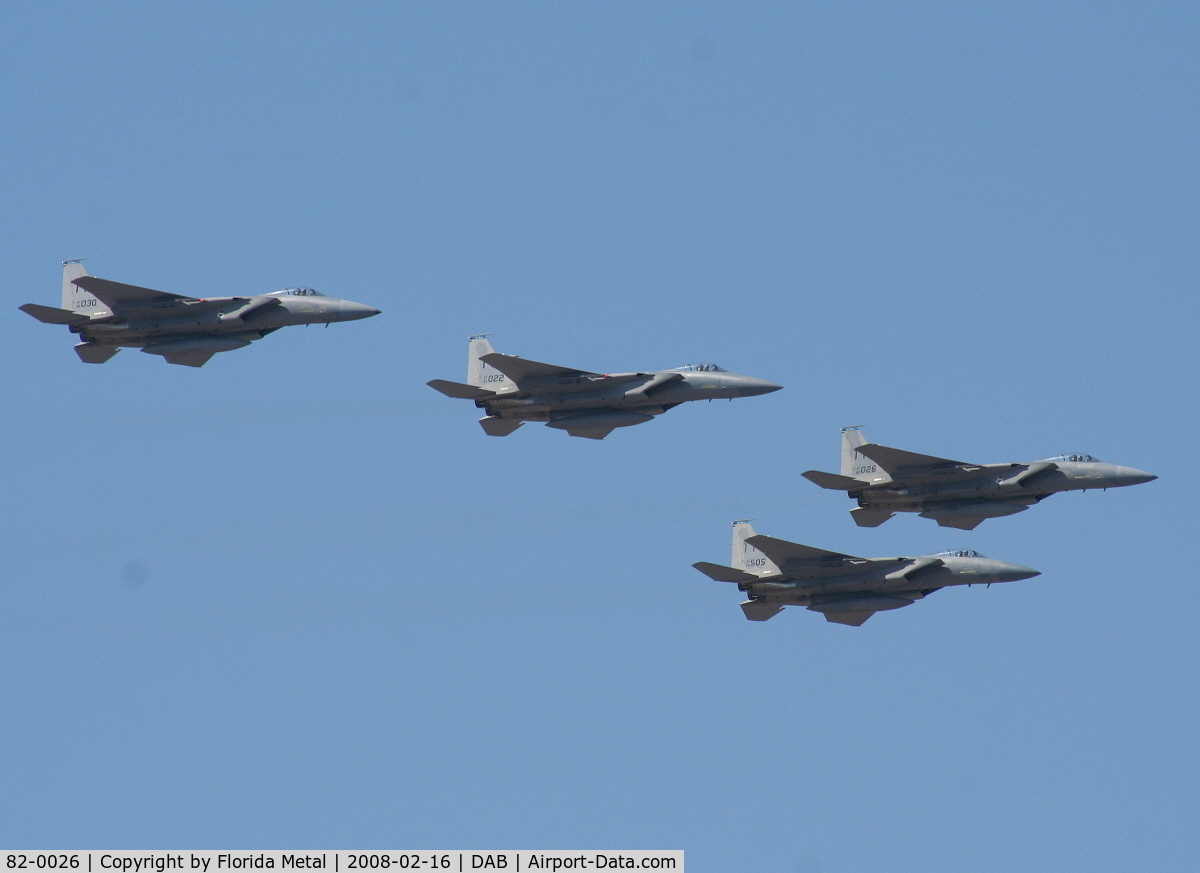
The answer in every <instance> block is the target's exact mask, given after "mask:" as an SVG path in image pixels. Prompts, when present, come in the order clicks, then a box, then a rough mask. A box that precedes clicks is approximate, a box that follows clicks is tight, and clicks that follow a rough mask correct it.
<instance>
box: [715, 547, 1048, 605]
mask: <svg viewBox="0 0 1200 873" xmlns="http://www.w3.org/2000/svg"><path fill="white" fill-rule="evenodd" d="M1037 575H1039V573H1038V571H1037V570H1033V569H1031V568H1029V567H1024V566H1022V565H1020V564H1013V563H1009V562H1008V561H999V560H996V559H995V558H986V557H984V556H982V555H979V554H977V553H975V552H972V551H970V550H960V551H952V552H942V553H939V554H937V555H924V556H920V557H899V558H872V559H869V560H860V561H855V562H847V563H844V564H842V565H841V566H837V567H825V568H823V569H822V571H821V573H820V575H808V574H805V573H804V572H803V571H797V572H788V570H787V568H784V570H783V572H782V573H781V574H780V575H778V576H774V577H769V578H770V581H762V582H742V583H740V584H739V585H738V587H739V588H740V589H741V590H743V591H745V592H746V593H747V594H749V595H750V596H751V597H753V598H754V599H755V600H759V601H761V602H763V603H773V604H779V605H799V606H807V605H811V604H813V603H820V602H822V601H826V600H834V599H838V598H841V597H847V596H862V595H866V594H894V595H897V596H899V597H903V598H906V599H908V600H910V601H911V600H913V599H919V598H921V597H924V596H925V595H926V594H928V593H930V592H932V591H935V590H937V589H939V588H946V587H948V586H951V585H975V584H985V585H987V584H992V583H996V582H1014V581H1016V580H1018V579H1029V578H1031V577H1033V576H1037ZM877 608H886V607H877Z"/></svg>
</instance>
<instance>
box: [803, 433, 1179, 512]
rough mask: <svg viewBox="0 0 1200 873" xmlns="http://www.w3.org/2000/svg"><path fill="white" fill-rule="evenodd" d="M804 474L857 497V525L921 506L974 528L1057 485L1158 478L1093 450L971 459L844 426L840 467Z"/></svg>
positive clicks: (1070, 487)
mask: <svg viewBox="0 0 1200 873" xmlns="http://www.w3.org/2000/svg"><path fill="white" fill-rule="evenodd" d="M802 475H803V476H804V478H805V479H808V480H809V481H810V482H813V483H815V484H817V485H820V486H821V487H822V488H828V489H829V490H831V491H845V492H846V493H847V494H848V495H849V496H850V497H852V498H854V499H856V500H857V501H858V507H857V508H855V509H852V510H850V514H851V515H852V516H854V521H855V523H857V524H858V526H859V527H878V526H879V525H881V524H883V523H884V522H885V521H887V520H888V519H889V518H891V517H892V516H893V515H894V514H895V513H897V512H918V513H920V514H921V517H922V518H932V519H933V520H934V521H936V522H937V523H938V524H940V525H941V526H942V527H954V528H958V529H960V530H974V529H975V527H976V525H978V524H979V523H980V522H981V521H983V520H984V519H985V518H999V517H1000V516H1003V515H1012V514H1014V513H1017V512H1024V511H1025V510H1026V509H1028V508H1029V507H1030V506H1032V505H1033V504H1035V503H1037V502H1038V501H1040V500H1042V499H1043V498H1045V497H1047V496H1049V495H1051V494H1054V493H1055V492H1058V491H1083V490H1086V489H1088V488H1119V487H1121V486H1122V485H1139V484H1141V483H1142V482H1150V481H1152V480H1154V479H1157V478H1158V477H1157V476H1154V475H1152V474H1150V473H1146V472H1143V471H1142V470H1135V469H1134V468H1133V467H1120V466H1117V465H1116V464H1105V463H1102V462H1100V461H1098V460H1096V459H1095V458H1093V457H1092V456H1091V455H1082V454H1076V455H1057V456H1055V457H1053V458H1046V459H1044V460H1041V461H1027V462H1025V463H1019V464H968V463H964V462H963V461H951V460H949V459H947V458H936V457H933V456H932V455H918V454H916V453H914V452H905V451H901V450H900V449H892V448H888V447H887V446H880V445H876V444H875V443H868V442H867V441H866V439H865V438H864V437H863V435H862V432H861V431H860V430H859V429H858V428H857V427H844V428H842V474H841V475H840V476H835V475H834V474H833V473H822V472H821V471H820V470H809V471H808V472H806V473H803V474H802Z"/></svg>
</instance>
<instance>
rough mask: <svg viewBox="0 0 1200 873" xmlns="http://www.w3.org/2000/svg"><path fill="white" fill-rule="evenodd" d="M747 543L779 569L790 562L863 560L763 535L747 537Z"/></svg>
mask: <svg viewBox="0 0 1200 873" xmlns="http://www.w3.org/2000/svg"><path fill="white" fill-rule="evenodd" d="M746 542H747V543H749V544H750V545H752V546H753V547H754V548H756V549H758V550H759V551H760V552H762V553H763V554H764V555H766V556H767V558H768V559H769V560H770V561H771V563H773V564H775V566H777V567H783V565H784V564H786V563H787V562H788V561H814V560H822V559H825V558H837V559H847V558H848V559H853V560H862V559H861V558H855V557H854V556H853V555H844V554H842V553H841V552H829V551H826V550H825V549H816V548H813V547H812V546H802V545H800V543H789V542H788V541H787V540H777V539H775V537H767V536H763V535H762V534H755V535H754V536H752V537H746Z"/></svg>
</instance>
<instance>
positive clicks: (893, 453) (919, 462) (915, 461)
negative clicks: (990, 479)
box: [854, 443, 975, 476]
mask: <svg viewBox="0 0 1200 873" xmlns="http://www.w3.org/2000/svg"><path fill="white" fill-rule="evenodd" d="M854 451H856V452H858V453H859V454H860V455H865V456H866V457H868V458H870V459H871V460H872V461H874V462H875V463H876V464H878V465H879V466H881V467H883V469H884V470H886V471H887V472H888V473H889V474H891V475H893V476H895V474H896V471H898V470H901V469H902V468H906V467H917V468H919V469H922V470H924V469H927V468H929V467H973V466H975V465H973V464H966V463H964V462H962V461H951V460H950V459H949V458H938V457H935V456H933V455H919V454H917V453H916V452H906V451H904V450H903V449H893V448H890V447H888V446H881V445H878V444H877V443H866V444H864V445H861V446H859V447H858V448H856V449H855V450H854Z"/></svg>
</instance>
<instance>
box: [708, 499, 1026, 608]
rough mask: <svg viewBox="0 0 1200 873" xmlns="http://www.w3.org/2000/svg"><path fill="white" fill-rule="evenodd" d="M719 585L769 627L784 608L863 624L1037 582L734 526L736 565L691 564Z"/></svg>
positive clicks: (956, 555) (933, 558)
mask: <svg viewBox="0 0 1200 873" xmlns="http://www.w3.org/2000/svg"><path fill="white" fill-rule="evenodd" d="M692 566H693V567H695V568H696V569H697V570H699V571H700V572H701V573H703V574H704V575H705V576H707V577H708V578H709V579H714V580H716V581H717V582H734V583H736V584H737V587H738V589H739V590H741V591H744V592H746V594H747V595H748V597H749V599H748V600H746V601H744V602H743V603H742V612H743V613H745V615H746V618H748V619H750V620H751V621H766V620H767V619H769V618H772V617H773V616H775V615H778V614H779V612H780V611H781V610H782V609H783V608H784V607H785V606H804V607H807V608H808V609H810V610H812V611H813V612H819V613H821V614H822V615H824V616H825V619H826V621H832V622H837V623H838V624H848V625H853V626H855V627H858V626H860V625H861V624H862V623H863V622H865V621H866V620H867V619H868V618H870V617H871V616H872V615H874V614H875V613H877V612H881V611H883V610H885V609H900V608H901V607H904V606H912V605H913V604H914V603H915V602H916V601H918V600H920V599H922V598H923V597H925V596H926V595H929V594H932V593H933V592H935V591H937V590H939V589H941V588H946V587H948V586H951V585H977V584H983V585H990V584H992V583H993V582H1015V581H1017V580H1018V579H1029V578H1032V577H1033V576H1040V575H1041V574H1040V573H1039V572H1038V571H1037V570H1033V569H1031V568H1029V567H1022V566H1021V565H1020V564H1010V563H1008V562H1007V561H996V560H993V559H992V558H985V557H984V556H983V555H981V554H979V553H978V552H975V551H972V550H971V549H960V550H957V551H949V552H938V553H937V554H936V555H922V556H920V557H915V558H903V557H902V558H856V557H855V556H854V555H844V554H842V553H841V552H827V551H825V550H824V549H815V548H813V547H812V546H802V545H800V544H799V543H789V542H788V541H787V540H777V539H775V538H774V537H765V536H760V535H758V534H756V533H755V532H754V528H753V527H751V525H750V523H749V522H748V521H735V522H734V523H733V566H732V567H725V566H722V565H721V564H710V563H708V562H707V561H700V562H699V563H696V564H692Z"/></svg>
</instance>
